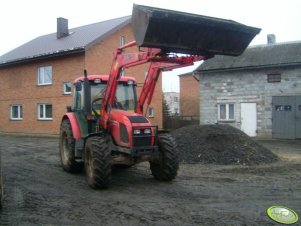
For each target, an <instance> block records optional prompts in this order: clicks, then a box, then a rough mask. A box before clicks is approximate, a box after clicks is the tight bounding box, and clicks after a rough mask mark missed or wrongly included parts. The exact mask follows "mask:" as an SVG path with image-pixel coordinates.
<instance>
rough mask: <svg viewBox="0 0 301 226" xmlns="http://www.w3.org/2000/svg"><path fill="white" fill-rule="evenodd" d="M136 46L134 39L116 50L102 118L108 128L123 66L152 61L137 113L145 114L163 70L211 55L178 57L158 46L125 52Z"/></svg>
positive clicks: (104, 126) (188, 64)
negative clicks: (164, 51)
mask: <svg viewBox="0 0 301 226" xmlns="http://www.w3.org/2000/svg"><path fill="white" fill-rule="evenodd" d="M135 46H136V42H135V41H132V42H130V43H128V44H126V45H124V46H122V47H120V48H118V49H116V50H115V52H114V59H113V63H112V66H111V71H110V74H109V81H108V83H107V88H106V91H105V95H104V98H103V102H102V109H103V115H102V117H101V119H100V123H101V125H102V127H103V128H104V129H107V127H108V120H109V114H110V109H111V108H112V106H113V104H114V102H115V96H116V90H117V85H118V80H119V78H120V76H121V70H122V68H130V67H134V66H137V65H141V64H145V63H151V64H150V67H149V70H148V74H147V77H146V79H145V82H144V85H143V88H142V91H141V94H140V97H139V100H138V104H137V108H136V112H137V113H140V114H143V106H144V104H145V102H146V100H147V105H149V104H150V103H151V100H152V97H153V93H154V90H155V87H156V82H157V80H158V77H159V75H160V73H161V72H163V71H170V70H173V69H175V68H180V67H186V66H190V65H193V63H194V62H196V61H200V60H203V59H206V58H208V57H209V56H198V55H187V56H183V57H178V56H176V55H174V54H171V55H168V54H166V53H162V52H161V49H157V48H144V49H143V51H139V52H137V53H124V51H125V50H126V49H128V48H131V47H135Z"/></svg>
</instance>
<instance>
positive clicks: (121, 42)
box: [119, 35, 125, 46]
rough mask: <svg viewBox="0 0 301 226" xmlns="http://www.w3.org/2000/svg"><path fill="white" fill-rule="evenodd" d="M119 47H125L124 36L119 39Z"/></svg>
mask: <svg viewBox="0 0 301 226" xmlns="http://www.w3.org/2000/svg"><path fill="white" fill-rule="evenodd" d="M119 45H120V46H123V45H125V37H124V36H123V35H122V36H120V37H119Z"/></svg>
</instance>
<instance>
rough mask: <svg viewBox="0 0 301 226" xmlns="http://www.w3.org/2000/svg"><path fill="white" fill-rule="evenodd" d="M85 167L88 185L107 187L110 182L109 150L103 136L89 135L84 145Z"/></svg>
mask: <svg viewBox="0 0 301 226" xmlns="http://www.w3.org/2000/svg"><path fill="white" fill-rule="evenodd" d="M85 169H86V175H87V181H88V184H89V186H90V187H92V188H94V189H96V188H102V189H103V188H107V187H109V184H110V182H111V170H112V169H111V151H110V148H109V145H108V143H107V139H106V138H105V137H102V136H100V137H98V136H97V137H90V138H88V140H87V142H86V145H85Z"/></svg>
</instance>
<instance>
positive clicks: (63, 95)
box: [0, 16, 162, 135]
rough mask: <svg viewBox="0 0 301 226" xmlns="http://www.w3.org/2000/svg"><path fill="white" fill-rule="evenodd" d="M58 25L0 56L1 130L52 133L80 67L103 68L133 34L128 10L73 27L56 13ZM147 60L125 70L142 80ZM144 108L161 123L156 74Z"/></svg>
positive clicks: (99, 71)
mask: <svg viewBox="0 0 301 226" xmlns="http://www.w3.org/2000/svg"><path fill="white" fill-rule="evenodd" d="M57 25H58V26H57V32H56V33H52V34H48V35H44V36H41V37H38V38H36V39H34V40H32V41H30V42H28V43H25V44H24V45H22V46H20V47H18V48H16V49H14V50H12V51H10V52H8V53H7V54H4V55H2V56H1V57H0V81H1V83H0V90H1V91H0V92H1V95H0V114H1V118H0V132H5V133H25V134H53V135H57V134H58V133H59V127H60V120H61V117H62V116H63V114H64V113H65V111H66V106H67V105H69V106H70V105H72V88H71V87H72V85H71V84H72V83H73V81H74V80H75V78H77V77H79V76H82V75H83V70H84V69H87V71H88V74H101V75H104V74H108V72H109V70H110V68H111V62H112V57H113V51H114V50H115V49H116V48H117V47H119V46H120V45H122V44H124V43H125V42H129V41H133V40H134V37H133V33H132V29H131V17H130V16H127V17H121V18H117V19H112V20H107V21H103V22H100V23H94V24H90V25H86V26H81V27H77V28H73V29H68V20H66V19H64V18H58V20H57ZM133 51H137V48H133ZM147 66H148V65H141V66H137V67H135V68H131V69H127V70H126V71H125V75H129V76H134V77H135V78H136V80H137V83H138V84H143V82H144V77H145V73H146V72H147ZM140 89H141V87H140V86H139V87H138V88H137V91H138V95H139V93H140ZM149 112H151V117H150V120H151V121H152V123H154V124H158V125H159V127H162V80H161V78H160V79H159V81H158V82H157V87H156V90H155V95H154V97H153V101H152V104H151V106H150V108H149Z"/></svg>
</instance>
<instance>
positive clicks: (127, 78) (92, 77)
mask: <svg viewBox="0 0 301 226" xmlns="http://www.w3.org/2000/svg"><path fill="white" fill-rule="evenodd" d="M96 79H101V81H105V82H107V81H108V80H109V76H108V75H88V80H89V81H94V80H96ZM79 81H84V76H82V77H79V78H77V79H75V81H74V83H76V82H79ZM128 81H133V82H134V83H136V79H135V78H134V77H130V76H126V77H120V78H119V82H128Z"/></svg>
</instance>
